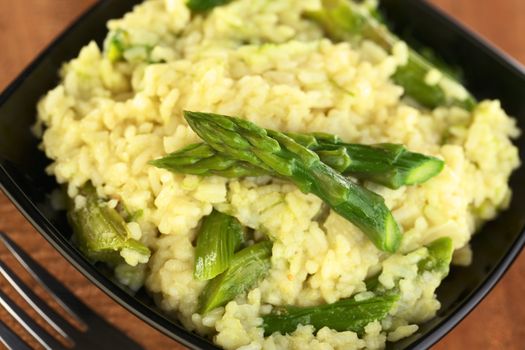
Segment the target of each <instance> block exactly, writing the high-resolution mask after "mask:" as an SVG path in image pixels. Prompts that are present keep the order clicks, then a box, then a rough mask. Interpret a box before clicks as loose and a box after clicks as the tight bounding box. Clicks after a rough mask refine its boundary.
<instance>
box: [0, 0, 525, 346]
mask: <svg viewBox="0 0 525 350" xmlns="http://www.w3.org/2000/svg"><path fill="white" fill-rule="evenodd" d="M94 2H95V0H75V1H71V0H23V1H12V0H0V8H1V9H2V10H1V11H0V47H1V48H2V49H1V54H0V89H3V88H4V87H5V86H6V85H7V84H8V83H9V82H10V81H11V80H12V79H14V78H15V77H16V76H17V75H18V73H19V72H20V71H21V70H22V69H23V68H24V67H25V66H26V65H27V64H28V63H29V62H30V61H31V60H32V59H33V58H34V57H35V55H36V54H37V53H38V52H39V51H40V50H41V49H43V48H44V47H45V46H46V45H47V44H48V42H49V41H50V40H51V39H53V38H54V37H55V36H56V35H57V34H58V33H59V32H60V31H62V30H63V28H64V27H65V26H66V25H67V24H68V23H70V22H71V21H72V20H73V19H74V18H76V17H77V16H78V15H79V14H80V13H82V12H83V11H84V10H85V9H86V8H88V7H89V6H90V5H91V4H93V3H94ZM432 2H433V3H435V4H436V5H438V6H439V7H441V8H443V9H444V10H445V11H447V12H449V13H451V14H452V15H453V16H455V17H457V18H459V19H460V20H461V21H463V22H464V23H465V24H466V25H467V26H469V27H471V28H473V29H474V30H476V31H477V32H479V33H481V34H482V35H483V36H485V37H486V38H488V39H489V40H491V41H492V42H493V43H496V44H497V45H498V46H500V47H501V48H502V49H504V50H505V51H507V52H508V53H509V54H511V55H512V56H514V57H515V58H516V59H517V60H518V61H520V62H522V63H525V41H523V34H524V33H525V1H523V0H500V1H496V0H477V1H474V0H433V1H432ZM0 230H3V231H6V232H8V233H9V235H10V236H11V237H12V238H13V239H14V240H15V241H16V242H18V243H20V244H21V245H22V246H23V247H24V248H25V249H26V250H27V251H29V252H30V253H31V255H32V256H34V257H35V259H36V260H38V261H39V262H40V263H42V264H43V265H44V266H45V267H46V268H47V269H49V270H50V271H51V272H52V273H53V274H54V275H56V276H57V278H58V279H60V280H61V281H62V282H64V283H66V284H67V285H68V286H69V288H71V289H72V290H73V291H74V292H75V293H76V294H77V295H78V296H79V297H80V298H82V299H83V300H85V301H86V303H88V304H89V305H90V306H91V307H92V308H93V309H95V310H96V311H97V312H99V313H100V314H102V315H104V316H105V317H106V318H107V319H109V320H110V321H111V322H113V323H114V324H115V325H117V326H118V327H119V328H121V329H122V330H124V331H125V332H126V333H128V334H129V335H130V336H131V337H133V338H135V339H136V340H137V341H138V342H140V343H141V344H143V345H144V346H145V347H146V348H147V349H168V348H169V349H182V348H183V347H182V346H181V345H178V344H177V343H175V342H174V341H173V340H171V339H168V338H167V337H165V336H164V335H162V334H160V333H159V332H157V331H156V330H154V329H152V328H150V327H148V326H147V325H146V324H144V323H143V322H142V321H140V320H138V319H137V318H135V317H134V316H132V315H131V314H129V313H128V312H127V311H126V310H124V309H123V308H122V307H120V306H119V305H117V304H116V303H115V302H113V301H112V300H111V299H110V298H109V297H108V296H106V295H105V294H104V293H102V292H101V291H100V290H98V289H97V288H96V287H94V286H93V285H92V284H91V283H90V282H88V280H87V279H86V278H84V277H83V276H82V275H81V274H80V273H79V272H78V271H76V270H75V269H74V268H73V267H71V266H70V265H69V264H68V263H67V262H66V261H65V260H64V259H63V258H62V257H61V256H60V255H59V254H58V253H57V252H56V251H55V250H54V249H53V248H51V246H50V245H49V244H48V243H47V242H46V241H45V240H44V239H43V238H42V237H41V236H40V235H39V234H38V233H37V232H36V231H35V229H34V228H33V227H32V226H31V225H30V224H29V223H28V222H27V221H26V220H25V219H24V218H23V217H22V215H21V214H20V213H19V212H18V211H17V210H16V208H15V207H14V206H13V205H12V204H11V203H10V202H9V200H8V199H7V198H6V197H5V196H4V195H3V194H1V193H0ZM0 257H1V259H2V260H4V259H5V260H6V261H7V262H8V263H12V262H13V259H11V258H10V257H9V256H8V255H6V254H5V252H4V250H3V249H2V250H0ZM523 276H525V254H521V256H520V257H519V258H518V260H517V261H516V262H515V263H514V265H513V266H512V267H511V269H510V270H509V272H508V273H507V274H506V275H505V277H504V278H503V279H502V281H501V282H500V283H499V284H498V285H497V287H496V288H495V289H494V290H493V291H492V293H490V295H489V296H488V297H487V298H486V299H485V300H484V301H483V302H482V303H481V305H479V306H478V307H477V308H476V309H475V310H474V311H473V312H472V313H471V314H470V315H469V316H468V317H467V318H466V319H465V320H464V321H463V322H462V323H461V324H460V325H459V326H458V327H457V328H456V329H454V330H453V331H452V332H451V333H450V334H449V335H447V336H446V337H445V338H444V339H443V340H442V341H441V342H440V343H439V344H437V345H436V346H435V349H440V350H442V349H506V350H510V349H523V347H524V345H523V342H524V339H525V327H524V326H523V324H525V303H523V298H522V296H523V295H524V293H525V279H524V278H523ZM26 280H29V279H26ZM33 285H34V284H33ZM0 287H1V288H2V289H4V288H5V287H6V283H5V281H4V280H1V281H0ZM36 289H37V292H38V293H40V294H41V292H42V290H40V289H39V288H36ZM10 294H11V295H12V294H13V293H10ZM16 299H17V300H20V299H19V298H16ZM0 318H1V319H2V320H4V321H5V322H8V323H9V324H10V325H15V328H16V330H17V332H19V334H21V335H22V336H23V338H24V339H25V340H26V341H28V342H30V343H31V344H33V345H35V342H34V341H33V340H32V339H31V337H30V336H28V335H27V334H25V333H24V332H23V331H22V330H21V329H20V328H19V327H16V324H15V322H13V321H12V319H11V318H10V317H9V316H8V315H7V314H6V313H5V312H4V311H3V310H2V311H0Z"/></svg>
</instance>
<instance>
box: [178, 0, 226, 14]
mask: <svg viewBox="0 0 525 350" xmlns="http://www.w3.org/2000/svg"><path fill="white" fill-rule="evenodd" d="M230 1H231V0H188V2H187V3H186V5H187V6H188V7H189V9H190V10H192V11H193V12H204V11H208V10H211V9H212V8H214V7H217V6H221V5H224V4H227V3H229V2H230Z"/></svg>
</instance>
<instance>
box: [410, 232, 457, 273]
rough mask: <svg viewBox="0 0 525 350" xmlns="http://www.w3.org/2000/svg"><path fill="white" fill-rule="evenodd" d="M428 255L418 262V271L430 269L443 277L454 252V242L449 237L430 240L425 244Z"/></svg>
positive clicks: (448, 268)
mask: <svg viewBox="0 0 525 350" xmlns="http://www.w3.org/2000/svg"><path fill="white" fill-rule="evenodd" d="M426 247H427V249H428V257H427V258H426V259H423V260H421V261H420V262H419V264H418V272H421V273H422V272H424V271H430V272H436V273H438V274H440V275H441V279H443V278H445V277H446V276H447V275H448V273H449V270H450V262H451V261H452V254H453V253H454V244H453V243H452V239H451V238H450V237H441V238H438V239H436V240H434V241H432V242H431V243H430V244H428V245H427V246H426Z"/></svg>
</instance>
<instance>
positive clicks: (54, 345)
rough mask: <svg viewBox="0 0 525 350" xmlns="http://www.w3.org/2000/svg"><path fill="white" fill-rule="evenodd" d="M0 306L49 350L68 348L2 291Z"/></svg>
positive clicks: (0, 293) (0, 291)
mask: <svg viewBox="0 0 525 350" xmlns="http://www.w3.org/2000/svg"><path fill="white" fill-rule="evenodd" d="M0 305H2V307H3V308H4V309H6V311H7V312H9V313H10V314H11V316H13V317H14V318H15V319H16V320H17V321H18V323H20V324H21V325H22V326H23V327H24V329H25V330H26V331H27V332H28V333H29V334H31V335H32V336H33V338H35V339H36V340H37V341H38V342H39V343H40V344H42V346H43V347H44V348H46V349H48V350H56V349H63V350H65V349H66V348H65V347H64V346H63V345H62V344H60V343H59V342H58V341H57V340H56V339H55V338H53V337H52V336H51V335H49V333H47V332H46V331H45V330H44V329H43V328H42V327H40V325H39V324H38V323H36V322H35V321H34V320H32V319H31V317H30V316H29V315H28V314H27V313H25V311H24V310H22V309H21V308H20V307H19V306H18V305H16V303H15V302H13V301H12V300H11V299H10V298H9V297H8V296H7V295H6V294H5V293H4V292H3V291H2V290H0Z"/></svg>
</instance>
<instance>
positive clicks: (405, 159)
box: [150, 133, 444, 189]
mask: <svg viewBox="0 0 525 350" xmlns="http://www.w3.org/2000/svg"><path fill="white" fill-rule="evenodd" d="M286 135H287V136H289V137H291V138H292V139H294V140H295V141H296V142H297V143H299V144H301V145H303V146H305V147H307V148H309V149H310V150H313V151H314V152H316V153H317V155H318V156H319V158H320V160H321V161H322V162H323V163H325V164H326V165H328V166H330V167H332V168H333V169H335V170H337V171H338V172H340V173H342V174H344V175H350V176H354V177H357V178H360V179H363V180H368V181H372V182H376V183H379V184H381V185H384V186H387V187H389V188H392V189H397V188H399V187H401V186H404V185H415V184H420V183H423V182H425V181H427V180H428V179H430V178H432V177H434V176H435V175H437V174H439V173H440V172H441V170H442V169H443V166H444V163H443V161H442V160H440V159H438V158H435V157H430V156H426V155H423V154H420V153H413V152H409V151H407V149H406V148H405V147H404V146H402V145H396V144H378V145H359V144H349V143H343V142H341V141H340V140H339V139H338V138H337V137H336V136H334V135H327V134H319V133H316V134H297V133H286ZM150 164H152V165H154V166H156V167H159V168H164V169H168V170H170V171H173V172H180V173H186V174H194V175H201V176H210V175H218V176H223V177H243V176H261V175H274V174H272V173H271V172H268V171H264V170H263V169H261V168H258V167H256V166H253V165H251V164H250V163H248V162H244V161H239V160H236V159H233V158H230V157H228V156H225V155H224V154H222V153H219V152H217V151H215V150H214V149H213V148H212V147H210V146H209V145H207V144H205V143H199V144H193V145H190V146H187V147H185V148H183V149H181V150H179V151H177V152H174V153H171V154H168V155H167V156H165V157H163V158H160V159H156V160H153V161H151V162H150Z"/></svg>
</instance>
